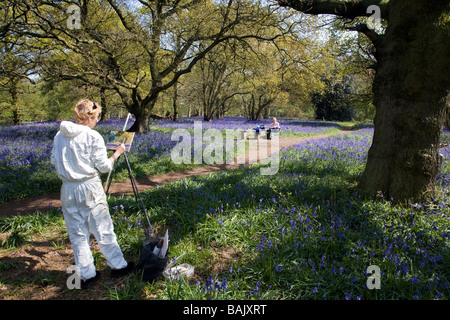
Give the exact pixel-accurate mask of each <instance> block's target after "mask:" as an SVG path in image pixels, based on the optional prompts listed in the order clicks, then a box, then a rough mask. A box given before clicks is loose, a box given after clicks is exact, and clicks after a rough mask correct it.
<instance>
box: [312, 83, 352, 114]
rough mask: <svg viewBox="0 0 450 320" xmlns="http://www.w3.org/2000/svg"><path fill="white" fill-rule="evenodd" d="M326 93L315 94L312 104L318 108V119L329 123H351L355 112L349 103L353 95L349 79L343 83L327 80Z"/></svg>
mask: <svg viewBox="0 0 450 320" xmlns="http://www.w3.org/2000/svg"><path fill="white" fill-rule="evenodd" d="M325 83H326V89H325V92H324V93H313V94H312V98H311V100H312V103H313V105H314V106H315V108H316V119H318V120H327V121H351V120H352V119H353V118H354V114H355V111H354V109H353V107H352V106H351V105H350V103H349V99H348V96H349V95H350V94H351V92H350V85H349V83H348V79H345V78H344V79H343V80H342V81H338V82H335V81H332V80H329V79H326V80H325Z"/></svg>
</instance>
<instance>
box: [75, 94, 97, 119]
mask: <svg viewBox="0 0 450 320" xmlns="http://www.w3.org/2000/svg"><path fill="white" fill-rule="evenodd" d="M74 110H75V118H76V121H77V122H80V123H84V122H86V121H88V120H89V118H91V119H92V118H94V117H98V115H99V114H100V113H101V112H102V107H101V106H100V105H99V104H97V103H95V102H92V101H91V100H88V99H83V100H80V101H78V103H77V104H76V106H75V109H74Z"/></svg>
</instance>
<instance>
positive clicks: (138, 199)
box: [123, 153, 153, 234]
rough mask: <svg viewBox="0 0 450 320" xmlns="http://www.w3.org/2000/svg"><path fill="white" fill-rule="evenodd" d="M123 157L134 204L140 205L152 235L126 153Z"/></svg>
mask: <svg viewBox="0 0 450 320" xmlns="http://www.w3.org/2000/svg"><path fill="white" fill-rule="evenodd" d="M123 155H124V157H125V162H126V164H127V169H128V175H129V176H130V180H131V185H132V187H133V192H134V197H135V199H136V202H137V203H138V206H139V204H140V207H141V208H142V210H143V211H144V213H145V218H146V219H147V223H148V226H149V228H150V234H152V233H153V228H152V225H151V223H150V220H149V218H148V214H147V210H146V209H145V206H144V201H142V197H141V194H140V193H139V190H138V187H137V184H136V179H135V178H134V175H133V172H132V171H131V166H130V162H129V161H128V157H127V155H126V153H123Z"/></svg>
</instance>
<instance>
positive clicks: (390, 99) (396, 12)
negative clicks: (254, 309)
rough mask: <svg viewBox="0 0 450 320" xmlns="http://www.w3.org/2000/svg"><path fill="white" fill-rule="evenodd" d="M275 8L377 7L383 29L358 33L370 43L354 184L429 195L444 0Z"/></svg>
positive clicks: (445, 22)
mask: <svg viewBox="0 0 450 320" xmlns="http://www.w3.org/2000/svg"><path fill="white" fill-rule="evenodd" d="M279 3H280V4H281V5H282V6H291V7H293V8H295V9H297V10H300V11H303V12H306V13H308V12H309V13H312V14H320V13H325V14H327V13H328V14H336V15H339V16H343V17H346V18H354V17H355V15H356V16H364V15H366V16H369V14H364V12H365V10H364V6H366V8H367V6H368V5H371V4H373V5H380V8H381V13H382V17H383V18H384V19H385V20H386V21H387V28H386V31H385V34H384V35H377V34H375V32H374V31H373V30H370V29H368V28H367V27H366V28H355V30H357V31H359V32H363V33H365V34H366V35H367V36H368V37H369V38H370V39H371V40H372V42H373V43H374V45H375V47H376V53H375V56H376V59H377V64H376V66H375V69H376V74H375V78H374V83H373V92H374V105H375V107H376V115H375V119H374V127H375V130H374V136H373V141H372V146H371V148H370V150H369V153H368V159H367V164H366V168H365V170H364V172H363V175H362V177H361V180H360V183H359V188H360V189H361V190H362V191H364V192H367V193H368V194H369V195H376V194H377V193H378V192H381V193H383V195H384V197H387V198H392V199H394V200H395V201H397V202H416V201H424V200H429V199H430V198H432V197H433V196H434V192H435V184H436V175H437V174H438V172H439V165H440V162H439V144H440V136H441V133H442V128H443V125H444V119H445V115H446V97H447V95H448V93H449V89H450V79H449V76H448V70H450V57H449V52H450V22H449V19H448V17H449V13H450V1H449V0H435V1H424V0H410V1H402V0H390V1H389V2H388V3H387V4H386V2H384V3H383V4H382V3H381V1H378V0H373V1H365V0H360V1H353V2H345V6H343V3H344V1H336V0H329V1H322V0H310V1H300V0H279Z"/></svg>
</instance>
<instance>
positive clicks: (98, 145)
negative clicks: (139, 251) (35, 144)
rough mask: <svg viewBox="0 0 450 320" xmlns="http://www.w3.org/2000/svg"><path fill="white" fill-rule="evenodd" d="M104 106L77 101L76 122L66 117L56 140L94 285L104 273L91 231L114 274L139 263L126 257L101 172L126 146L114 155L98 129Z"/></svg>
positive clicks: (81, 261) (65, 199)
mask: <svg viewBox="0 0 450 320" xmlns="http://www.w3.org/2000/svg"><path fill="white" fill-rule="evenodd" d="M100 113H101V107H100V106H99V105H97V104H96V103H94V102H92V101H89V100H81V101H79V102H78V103H77V105H76V107H75V115H76V123H73V122H70V121H62V122H61V125H60V130H59V132H58V133H57V134H56V136H55V138H54V141H53V149H52V154H51V163H52V164H53V165H54V166H55V167H56V171H57V173H58V177H59V178H60V179H61V180H62V181H63V184H62V187H61V204H62V210H63V213H64V220H65V221H66V226H67V231H68V233H69V238H70V242H71V243H72V248H73V254H74V257H75V265H76V269H77V272H78V275H79V276H80V278H81V287H82V288H83V289H84V288H89V287H90V286H91V285H92V283H93V282H95V281H96V280H98V279H99V278H100V273H99V272H97V271H96V269H95V265H94V259H93V256H92V253H91V250H90V247H89V235H90V232H92V234H93V235H94V236H95V238H96V240H97V242H98V245H99V248H100V251H101V252H102V254H103V255H104V256H105V259H106V261H107V264H108V266H109V267H110V268H111V276H112V277H113V278H116V277H119V276H122V275H125V274H127V273H129V272H131V271H132V270H133V268H134V263H133V262H130V263H127V261H126V260H125V259H124V257H123V254H122V251H121V249H120V247H119V245H118V243H117V240H116V234H115V233H114V228H113V223H112V220H111V217H110V215H109V207H108V204H107V201H106V194H105V192H104V190H103V187H102V182H101V180H100V175H99V172H100V173H106V172H109V171H111V169H112V166H113V163H114V161H115V160H116V159H117V158H118V157H119V156H120V155H121V154H122V153H123V152H124V151H125V148H124V146H123V145H122V146H120V147H118V148H117V150H116V151H115V152H114V154H113V155H112V156H111V157H110V158H108V156H107V152H106V146H105V142H104V140H103V137H102V136H101V135H100V133H98V132H97V131H96V130H93V128H94V127H95V125H96V124H97V122H98V117H99V115H100Z"/></svg>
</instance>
